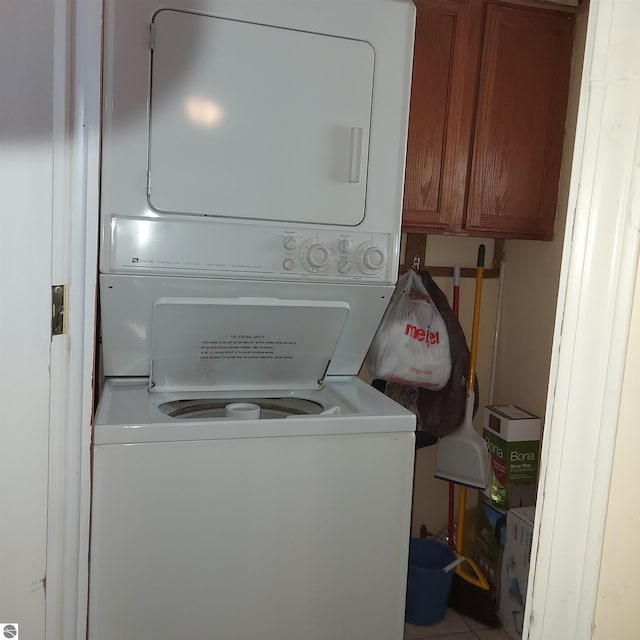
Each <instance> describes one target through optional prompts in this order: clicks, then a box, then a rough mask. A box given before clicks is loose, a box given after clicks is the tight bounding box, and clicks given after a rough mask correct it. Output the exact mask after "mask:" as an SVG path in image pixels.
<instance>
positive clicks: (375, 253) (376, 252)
mask: <svg viewBox="0 0 640 640" xmlns="http://www.w3.org/2000/svg"><path fill="white" fill-rule="evenodd" d="M386 261H387V252H386V251H385V249H384V247H382V246H380V245H379V244H377V243H375V242H373V241H369V242H365V243H363V244H361V245H360V246H359V247H358V250H357V251H356V264H357V265H358V268H359V269H360V271H362V272H363V273H366V274H368V275H373V274H374V273H377V272H378V271H380V269H382V267H384V265H385V262H386Z"/></svg>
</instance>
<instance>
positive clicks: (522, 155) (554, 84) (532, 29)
mask: <svg viewBox="0 0 640 640" xmlns="http://www.w3.org/2000/svg"><path fill="white" fill-rule="evenodd" d="M573 25H574V22H573V19H572V16H567V15H563V14H559V13H541V12H535V11H532V10H531V9H518V8H510V7H503V6H495V5H489V6H488V7H487V17H486V27H485V37H484V48H483V55H482V67H481V75H480V89H479V94H478V109H477V116H476V130H475V139H474V145H473V157H472V165H471V178H470V184H469V196H468V205H467V221H466V226H467V228H468V229H470V230H476V231H482V232H486V233H487V235H490V234H492V233H494V232H495V233H497V234H498V235H500V234H501V232H502V235H505V232H508V233H509V235H511V236H512V237H513V236H517V237H523V238H527V237H528V238H538V239H551V237H552V236H553V221H554V215H555V207H556V199H557V194H558V179H559V174H560V162H561V158H562V143H563V136H564V122H565V115H566V109H567V92H568V84H569V73H570V66H571V50H572V44H573Z"/></svg>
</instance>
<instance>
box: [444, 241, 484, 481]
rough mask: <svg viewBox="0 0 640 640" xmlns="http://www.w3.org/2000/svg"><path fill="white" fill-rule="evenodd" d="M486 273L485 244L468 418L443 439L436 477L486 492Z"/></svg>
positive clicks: (481, 251)
mask: <svg viewBox="0 0 640 640" xmlns="http://www.w3.org/2000/svg"><path fill="white" fill-rule="evenodd" d="M483 271H484V245H483V244H481V245H480V247H479V248H478V263H477V268H476V291H475V301H474V306H473V327H472V333H471V353H470V357H469V378H468V385H467V399H466V405H465V412H464V419H463V421H462V424H461V425H460V427H458V429H456V430H455V431H453V432H452V433H450V434H449V435H447V436H444V437H442V438H440V440H439V441H438V448H437V452H436V471H435V476H436V478H441V479H442V480H449V481H451V482H455V483H456V484H460V485H464V486H467V487H472V488H474V489H479V490H481V491H484V489H486V487H487V482H488V481H489V471H490V457H489V452H488V450H487V445H486V443H485V441H484V439H483V438H482V436H481V435H480V434H479V433H478V432H477V431H476V430H475V428H474V426H473V404H474V400H475V394H474V386H475V365H476V355H477V351H478V327H479V324H480V300H481V297H482V275H483Z"/></svg>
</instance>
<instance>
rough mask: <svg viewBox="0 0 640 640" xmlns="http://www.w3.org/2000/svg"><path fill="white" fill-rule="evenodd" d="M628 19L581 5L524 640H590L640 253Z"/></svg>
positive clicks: (624, 12) (632, 19)
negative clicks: (573, 128) (577, 84)
mask: <svg viewBox="0 0 640 640" xmlns="http://www.w3.org/2000/svg"><path fill="white" fill-rule="evenodd" d="M634 4H635V5H636V6H635V7H634V6H633V5H634ZM639 19H640V5H637V4H636V3H633V2H622V1H621V2H616V1H613V0H592V2H591V7H590V16H589V27H588V33H587V47H586V53H585V62H584V70H583V80H582V89H581V105H580V110H579V115H578V131H577V136H576V146H575V151H574V164H573V177H572V181H571V182H572V184H571V194H570V200H569V215H568V217H567V232H566V236H565V244H564V253H563V263H562V269H561V277H560V291H559V295H558V307H557V316H556V326H555V334H554V347H553V356H552V364H551V377H550V384H549V391H548V396H547V422H546V425H545V436H544V440H543V451H542V473H541V478H540V487H539V492H538V507H537V514H536V526H535V531H534V539H533V549H532V557H531V567H532V570H531V572H530V575H529V590H528V599H527V607H526V611H525V623H524V624H525V626H524V634H523V637H525V638H529V639H530V640H548V639H549V638H563V640H564V639H566V640H569V639H570V638H576V639H578V638H580V639H583V638H584V639H586V638H591V635H592V624H593V620H594V613H595V604H596V596H597V592H598V581H599V575H600V567H601V560H602V548H603V539H604V531H605V524H606V517H607V505H608V500H609V488H610V484H611V471H612V465H613V453H614V448H615V439H616V430H617V420H618V411H619V406H620V397H621V392H622V377H623V373H624V365H625V359H626V351H627V342H628V335H629V323H630V317H631V308H632V302H633V293H634V287H635V279H636V273H637V265H638V249H639V246H640V242H639V234H638V219H637V218H638V215H639V213H640V212H639V210H638V200H637V198H638V196H637V193H638V190H639V189H640V171H639V170H638V169H637V168H635V169H634V165H638V164H639V163H638V158H639V154H640V142H639V138H638V131H639V126H640V122H639V119H640V116H639V114H640V83H638V82H637V73H636V74H635V79H634V73H633V69H634V66H637V65H636V64H635V61H636V60H637V59H638V57H639V56H640V49H639V48H638V41H637V34H636V35H634V30H635V27H634V25H637V23H638V20H639Z"/></svg>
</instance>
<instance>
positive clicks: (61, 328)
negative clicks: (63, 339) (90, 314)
mask: <svg viewBox="0 0 640 640" xmlns="http://www.w3.org/2000/svg"><path fill="white" fill-rule="evenodd" d="M66 298H67V287H66V285H64V284H54V285H53V286H52V287H51V335H52V336H59V335H61V334H63V333H64V332H65V331H66V323H65V315H66V308H65V307H66Z"/></svg>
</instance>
